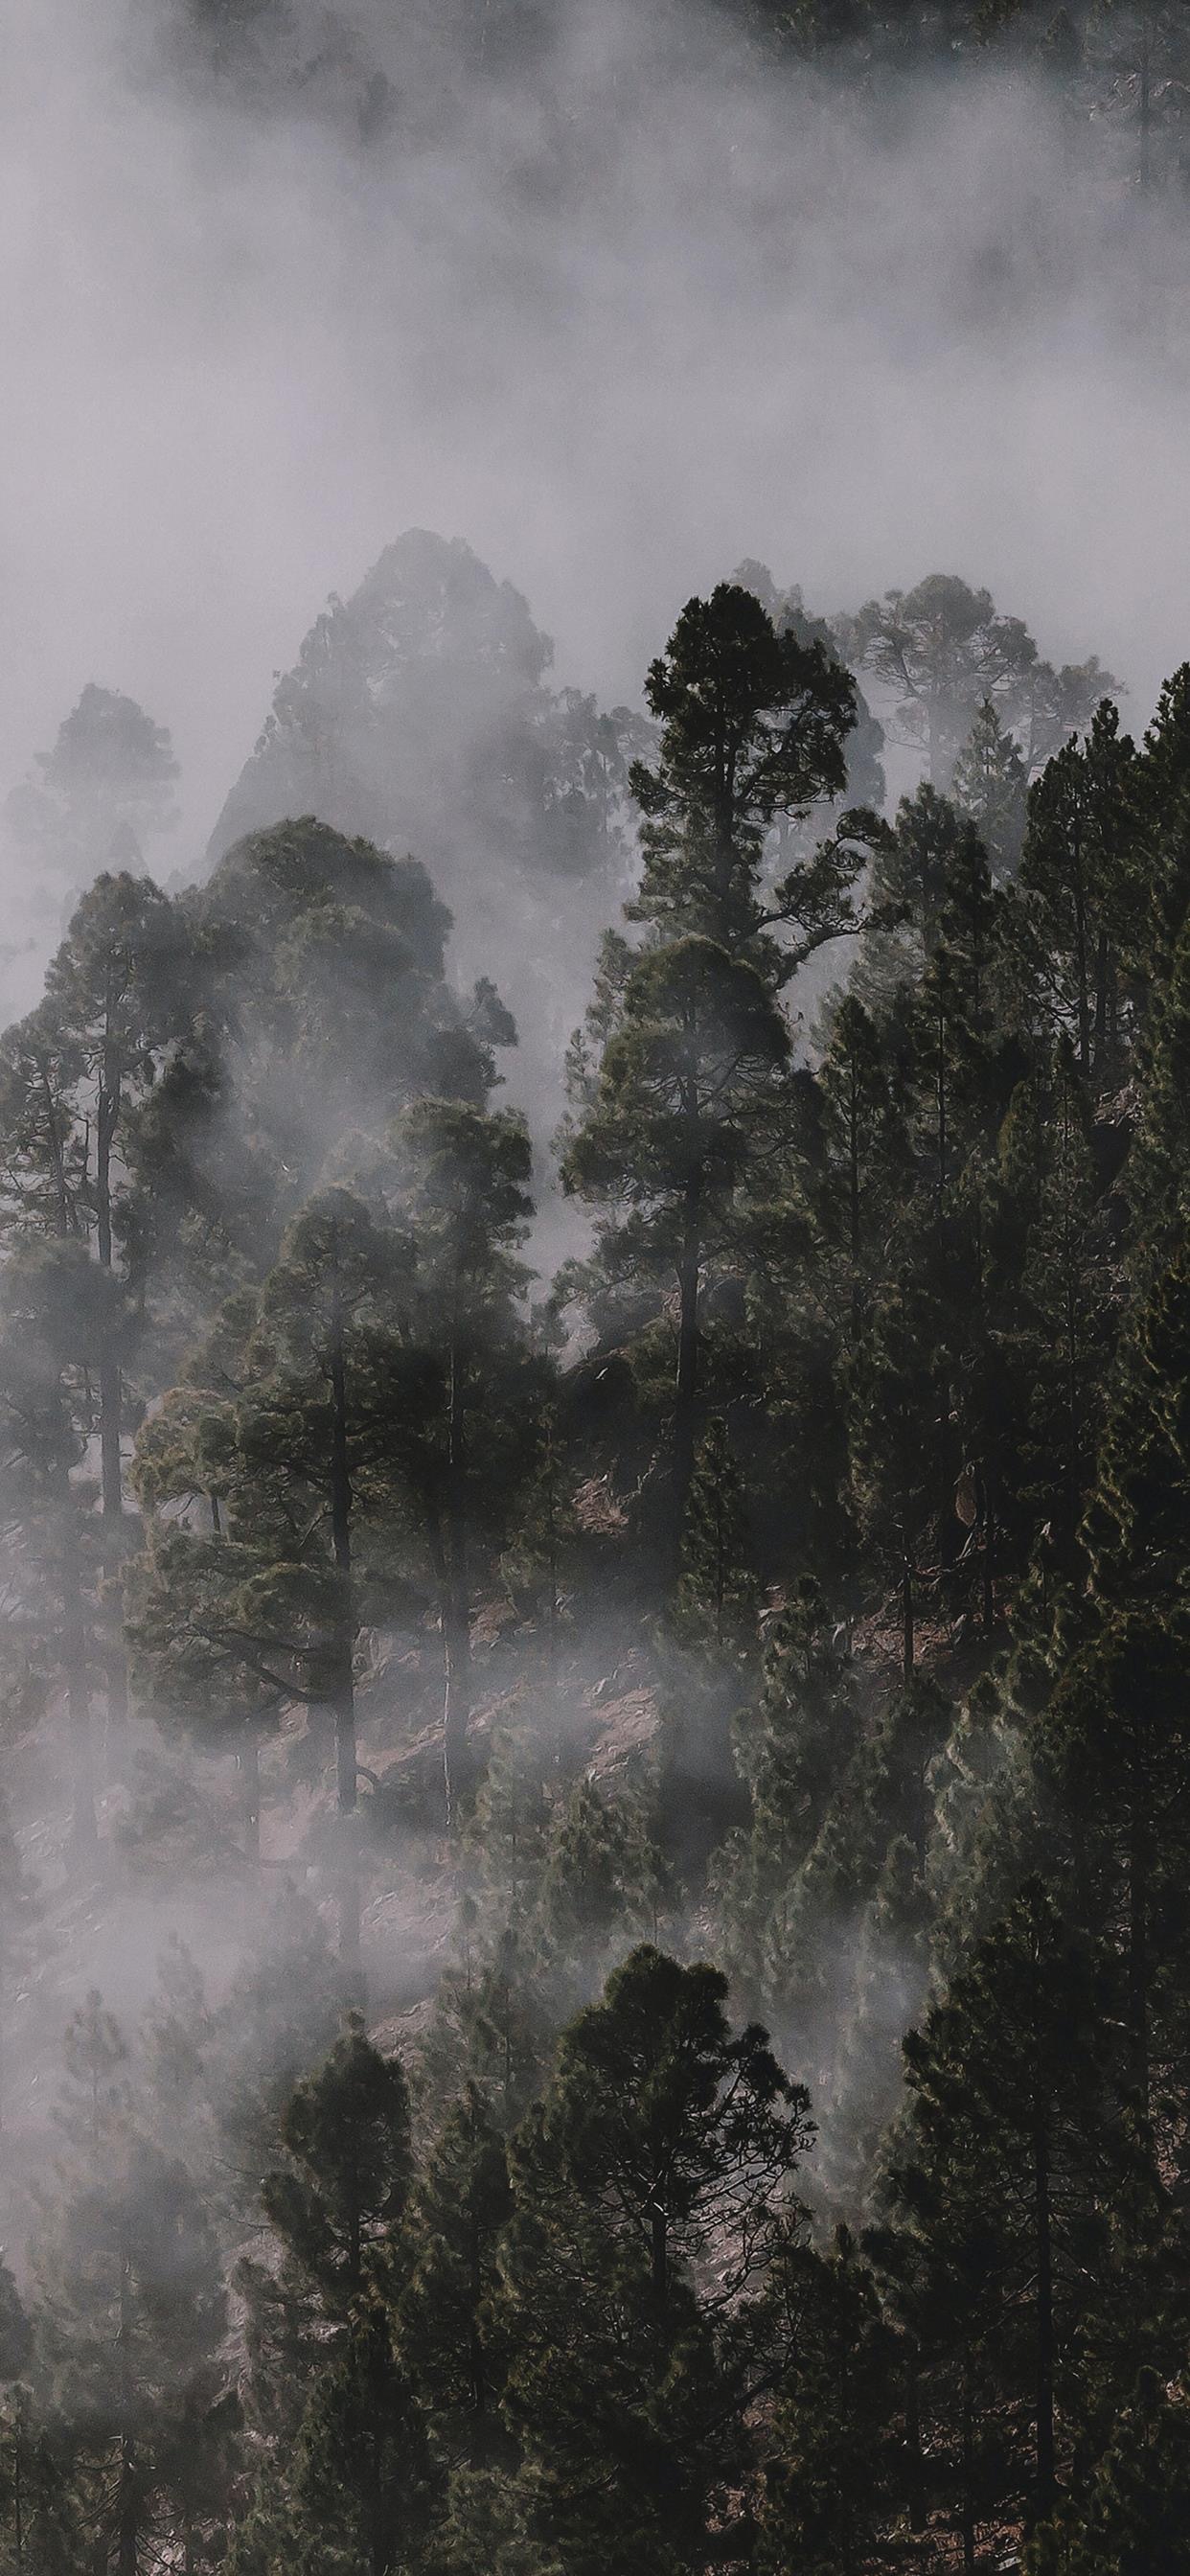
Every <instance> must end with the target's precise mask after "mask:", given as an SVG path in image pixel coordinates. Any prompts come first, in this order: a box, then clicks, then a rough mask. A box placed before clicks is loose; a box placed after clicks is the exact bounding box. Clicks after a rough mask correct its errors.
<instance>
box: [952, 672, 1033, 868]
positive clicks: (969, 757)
mask: <svg viewBox="0 0 1190 2576" xmlns="http://www.w3.org/2000/svg"><path fill="white" fill-rule="evenodd" d="M1025 793H1026V778H1025V764H1024V761H1023V759H1022V757H1021V754H1020V751H1019V750H1018V748H1017V745H1016V743H1015V742H1014V741H1013V738H1012V735H1011V734H1010V733H1008V732H1007V731H1006V730H1005V728H1004V726H1003V725H1002V724H1001V722H1000V719H999V717H998V715H997V713H996V710H995V707H994V705H993V703H992V701H991V699H990V698H985V699H984V701H983V704H982V706H981V707H980V710H979V713H978V715H977V716H976V719H975V722H974V724H973V725H972V728H971V731H970V733H969V735H968V737H967V740H966V742H965V744H964V746H963V749H962V750H961V752H960V753H959V756H958V759H957V760H956V762H955V766H954V798H955V803H956V805H958V806H959V807H960V808H961V809H962V811H963V812H964V813H967V814H969V815H970V817H971V820H972V822H973V823H974V825H975V828H976V831H977V832H978V834H979V837H980V840H981V841H982V843H983V846H984V848H985V850H986V851H987V853H988V857H989V858H990V860H991V862H992V866H993V869H994V871H995V873H996V875H997V876H998V877H1006V876H1011V875H1012V873H1013V871H1014V869H1015V867H1016V864H1017V861H1018V860H1019V858H1020V855H1021V845H1022V843H1023V841H1024V837H1025Z"/></svg>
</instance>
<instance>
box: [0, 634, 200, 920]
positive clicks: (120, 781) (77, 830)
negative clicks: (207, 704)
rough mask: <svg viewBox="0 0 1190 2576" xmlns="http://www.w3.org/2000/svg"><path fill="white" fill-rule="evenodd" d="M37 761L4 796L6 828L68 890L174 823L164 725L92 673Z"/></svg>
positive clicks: (129, 861)
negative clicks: (28, 774) (100, 685)
mask: <svg viewBox="0 0 1190 2576" xmlns="http://www.w3.org/2000/svg"><path fill="white" fill-rule="evenodd" d="M35 768H36V770H37V772H38V775H37V776H36V777H35V778H30V779H29V780H27V781H26V783H25V784H24V786H22V787H18V788H15V789H14V790H13V793H12V794H11V795H10V797H9V798H8V802H7V817H8V821H9V825H10V828H11V830H12V833H13V837H14V839H15V840H16V841H17V842H18V844H19V845H21V846H22V847H23V848H25V849H26V850H28V851H29V852H30V854H31V856H32V857H34V858H35V859H36V862H37V865H38V867H39V869H47V868H48V869H49V870H51V871H52V872H53V873H54V874H56V875H61V876H62V877H63V878H64V879H65V881H66V883H67V885H68V886H70V887H71V888H80V889H81V888H82V887H83V886H85V885H88V884H89V883H90V882H91V879H92V878H93V877H96V876H98V874H99V872H100V870H101V869H103V868H126V867H129V866H134V865H135V864H136V863H137V861H139V860H142V859H143V858H144V856H145V847H146V844H147V843H148V842H149V841H150V840H155V839H157V838H159V837H160V836H161V835H162V834H164V833H166V832H168V831H169V830H170V828H171V826H172V825H173V824H174V823H175V822H176V821H177V808H176V805H175V803H174V791H175V786H176V782H177V778H178V764H177V761H176V760H175V759H174V756H173V746H172V743H171V741H170V737H169V733H168V730H167V728H166V727H165V726H164V725H158V724H154V722H153V719H152V717H151V716H147V715H146V714H145V712H144V709H143V708H142V707H138V706H137V704H136V701H135V699H133V698H127V697H123V696H121V694H120V692H119V690H117V689H101V688H97V687H96V685H95V682H94V681H93V680H92V681H89V682H88V684H87V686H86V688H85V689H84V690H83V693H82V696H81V698H80V699H79V702H78V705H77V706H76V707H75V708H73V709H72V711H71V713H70V714H69V715H68V716H67V717H65V719H64V720H63V722H62V723H61V724H60V725H59V727H58V734H57V739H56V741H55V743H54V747H53V750H52V751H46V752H39V753H38V755H37V759H36V762H35Z"/></svg>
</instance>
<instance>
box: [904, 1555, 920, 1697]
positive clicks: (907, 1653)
mask: <svg viewBox="0 0 1190 2576" xmlns="http://www.w3.org/2000/svg"><path fill="white" fill-rule="evenodd" d="M916 1649H917V1639H916V1634H915V1626H914V1611H913V1566H912V1563H911V1561H910V1559H909V1558H908V1557H906V1558H905V1566H904V1572H903V1574H902V1576H901V1675H902V1679H903V1680H905V1681H907V1682H911V1681H912V1679H913V1666H914V1660H915V1656H916Z"/></svg>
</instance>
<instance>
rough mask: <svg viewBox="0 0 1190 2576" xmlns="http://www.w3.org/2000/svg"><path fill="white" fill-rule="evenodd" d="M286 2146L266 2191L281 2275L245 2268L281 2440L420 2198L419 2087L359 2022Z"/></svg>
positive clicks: (263, 2380) (299, 2095) (270, 2408)
mask: <svg viewBox="0 0 1190 2576" xmlns="http://www.w3.org/2000/svg"><path fill="white" fill-rule="evenodd" d="M281 2141H282V2145H283V2148H284V2151H285V2161H284V2163H282V2164H280V2165H277V2166H274V2167H273V2169H272V2170H271V2171H270V2172H269V2173H267V2174H266V2175H265V2178H264V2181H263V2183H262V2186H261V2198H262V2201H263V2205H264V2211H265V2215H266V2217H267V2219H268V2221H269V2224H270V2226H271V2227H272V2229H273V2232H274V2236H275V2238H276V2241H277V2245H278V2249H279V2256H280V2260H279V2264H278V2266H277V2268H276V2269H271V2268H269V2267H266V2266H264V2265H261V2264H259V2263H256V2262H245V2263H244V2264H243V2265H242V2266H241V2272H240V2287H241V2292H242V2295H243V2296H244V2297H245V2299H246V2300H247V2302H248V2306H249V2319H250V2322H249V2336H250V2354H251V2359H252V2370H253V2383H254V2400H255V2405H256V2408H257V2411H258V2414H259V2418H260V2421H261V2423H262V2425H264V2426H265V2427H266V2428H267V2429H268V2430H269V2432H270V2433H272V2434H273V2435H277V2434H278V2433H280V2431H281V2430H282V2428H283V2426H284V2425H286V2424H288V2425H289V2427H290V2429H291V2430H292V2428H293V2424H294V2419H295V2410H297V2411H300V2409H301V2406H302V2402H303V2399H304V2397H305V2395H306V2394H307V2392H308V2390H309V2388H310V2386H311V2383H312V2379H313V2376H314V2373H315V2369H316V2367H317V2366H319V2365H320V2364H321V2363H322V2362H324V2361H325V2359H326V2356H327V2354H328V2353H331V2354H333V2353H335V2352H337V2351H338V2350H339V2349H340V2347H341V2346H342V2343H343V2339H344V2336H345V2334H346V2331H347V2327H348V2323H349V2319H350V2316H351V2312H352V2310H353V2308H354V2307H355V2305H356V2304H357V2303H358V2302H359V2301H360V2300H361V2299H362V2298H363V2297H364V2293H365V2291H366V2290H367V2289H368V2288H369V2285H371V2284H374V2283H377V2282H378V2281H380V2280H382V2278H383V2276H384V2273H385V2270H386V2267H387V2264H388V2262H389V2261H390V2259H391V2257H392V2255H393V2253H394V2251H395V2247H396V2243H397V2231H398V2229H399V2226H400V2222H401V2218H402V2214H403V2211H404V2207H405V2202H406V2198H407V2195H408V2191H409V2184H410V2178H411V2172H412V2156H411V2148H410V2123H409V2094H408V2087H407V2085H406V2082H405V2077H404V2074H403V2071H402V2069H401V2066H400V2064H399V2063H398V2062H397V2060H396V2059H392V2058H384V2057H382V2056H381V2055H380V2053H379V2051H378V2050H377V2049H375V2048H374V2047H373V2046H372V2044H371V2041H370V2040H369V2039H368V2038H367V2036H366V2034H365V2031H364V2026H363V2022H362V2019H361V2017H360V2016H359V2015H358V2014H356V2013H352V2014H350V2015H349V2016H348V2020H347V2026H346V2029H345V2031H344V2033H343V2035H342V2037H341V2038H340V2039H339V2040H337V2041H336V2043H335V2046H334V2047H333V2049H332V2050H331V2052H330V2055H329V2057H328V2058H327V2060H326V2062H325V2064H324V2065H323V2066H322V2067H321V2068H320V2069H319V2071H318V2073H317V2074H316V2075H313V2076H310V2077H307V2078H306V2079H305V2080H304V2081H303V2082H301V2083H299V2084H298V2085H297V2086H296V2087H295V2089H294V2091H293V2093H292V2094H291V2096H290V2099H289V2102H288V2104H287V2106H286V2109H285V2113H284V2116H283V2118H282V2122H281Z"/></svg>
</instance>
